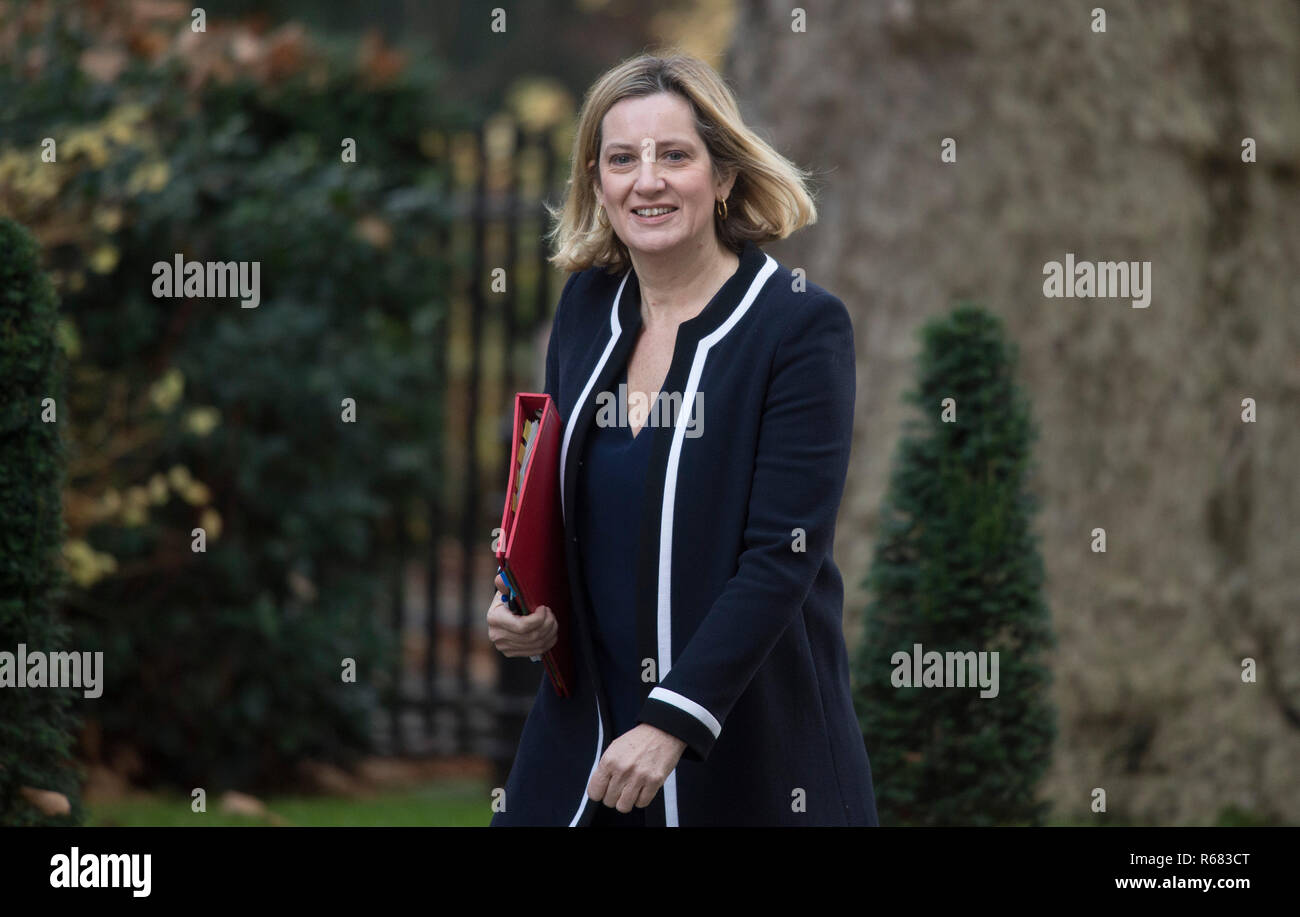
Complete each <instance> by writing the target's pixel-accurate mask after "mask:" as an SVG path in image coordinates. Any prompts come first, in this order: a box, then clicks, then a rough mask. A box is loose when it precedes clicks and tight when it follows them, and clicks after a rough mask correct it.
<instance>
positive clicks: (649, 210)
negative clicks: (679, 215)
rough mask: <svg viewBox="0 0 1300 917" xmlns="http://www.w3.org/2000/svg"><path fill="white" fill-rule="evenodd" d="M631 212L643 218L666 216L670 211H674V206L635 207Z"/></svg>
mask: <svg viewBox="0 0 1300 917" xmlns="http://www.w3.org/2000/svg"><path fill="white" fill-rule="evenodd" d="M632 212H633V213H634V214H636V215H637V216H639V217H641V218H643V219H653V218H654V217H661V216H666V215H667V214H670V213H676V212H677V208H676V207H636V208H633V210H632Z"/></svg>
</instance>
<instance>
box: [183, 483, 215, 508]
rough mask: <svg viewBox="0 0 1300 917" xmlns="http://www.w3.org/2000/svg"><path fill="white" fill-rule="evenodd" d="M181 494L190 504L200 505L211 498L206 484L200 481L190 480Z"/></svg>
mask: <svg viewBox="0 0 1300 917" xmlns="http://www.w3.org/2000/svg"><path fill="white" fill-rule="evenodd" d="M181 496H182V497H184V498H185V502H186V503H189V504H190V505H191V506H202V505H203V504H204V503H207V502H208V501H209V500H211V499H212V492H211V491H210V490H208V487H207V485H206V484H204V483H203V482H201V481H191V482H190V486H189V487H187V488H185V490H184V491H182V493H181Z"/></svg>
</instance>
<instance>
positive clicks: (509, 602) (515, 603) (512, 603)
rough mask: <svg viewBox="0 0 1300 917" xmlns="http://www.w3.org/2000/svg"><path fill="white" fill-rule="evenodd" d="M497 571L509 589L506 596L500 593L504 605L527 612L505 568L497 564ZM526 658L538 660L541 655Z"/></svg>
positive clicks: (520, 611)
mask: <svg viewBox="0 0 1300 917" xmlns="http://www.w3.org/2000/svg"><path fill="white" fill-rule="evenodd" d="M497 573H498V574H500V576H501V581H502V582H503V583H505V584H506V589H508V590H509V591H510V594H509V595H508V596H507V595H502V598H504V599H505V600H506V607H507V608H509V609H510V610H511V611H513V612H514V613H515V614H517V615H519V614H526V613H527V612H526V611H525V610H524V609H523V608H522V605H523V603H522V602H521V601H520V600H519V593H518V592H516V591H515V587H514V584H513V583H511V582H510V577H509V576H507V575H506V571H505V568H504V567H500V566H498V567H497ZM528 659H529V661H530V662H540V661H541V659H542V657H541V656H529V657H528Z"/></svg>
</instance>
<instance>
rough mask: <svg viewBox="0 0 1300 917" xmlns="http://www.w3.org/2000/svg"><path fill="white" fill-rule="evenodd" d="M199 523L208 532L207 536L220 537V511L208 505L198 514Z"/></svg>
mask: <svg viewBox="0 0 1300 917" xmlns="http://www.w3.org/2000/svg"><path fill="white" fill-rule="evenodd" d="M199 525H201V526H202V527H203V531H205V532H207V533H208V537H209V538H213V539H215V538H219V537H221V513H219V512H217V511H216V510H215V509H213V508H212V507H210V506H209V507H208V508H207V509H205V510H204V511H203V513H202V515H200V516H199Z"/></svg>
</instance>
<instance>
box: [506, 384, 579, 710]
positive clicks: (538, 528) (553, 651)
mask: <svg viewBox="0 0 1300 917" xmlns="http://www.w3.org/2000/svg"><path fill="white" fill-rule="evenodd" d="M525 421H535V422H536V424H535V426H534V428H533V433H532V436H531V437H530V439H531V445H530V447H529V448H527V449H525V443H524V442H523V437H524V423H525ZM513 430H514V435H513V436H512V437H511V441H512V445H511V447H510V481H509V483H508V484H507V486H506V505H505V509H504V511H503V512H502V514H501V540H500V541H499V542H498V545H499V547H498V549H497V552H496V558H497V563H498V564H500V570H499V572H500V573H501V575H502V578H503V579H504V580H505V582H506V587H507V589H508V590H509V592H508V593H507V594H506V599H507V604H508V605H509V606H510V609H511V610H512V611H514V612H515V613H516V614H530V613H532V610H533V609H534V608H536V607H537V606H538V605H545V606H547V607H548V608H550V609H551V611H552V612H553V613H554V614H555V618H556V620H557V622H558V623H559V626H560V627H559V634H558V635H557V636H556V640H555V645H554V646H553V647H551V648H550V649H549V650H548V651H547V652H546V653H545V654H544V656H543V659H542V661H543V662H544V663H545V665H546V674H547V675H549V676H550V679H551V684H552V685H553V686H554V688H555V693H556V694H558V695H560V697H568V696H569V693H570V688H571V686H572V685H573V655H572V652H571V650H570V646H569V624H570V620H569V609H570V601H569V575H568V568H567V567H566V566H565V555H564V512H563V509H562V508H561V506H560V442H561V440H562V439H563V436H564V422H563V421H562V420H561V419H560V412H559V410H558V409H557V408H556V406H555V402H554V401H553V400H551V396H550V395H547V394H545V393H543V394H540V395H537V394H529V393H525V392H520V393H518V394H517V395H515V419H514V426H513ZM521 450H522V451H521ZM521 459H522V460H523V461H524V462H526V467H524V468H523V475H522V484H521V483H520V480H521V476H520V474H519V471H520V460H521ZM516 491H517V492H518V500H517V501H516V499H515V498H516ZM534 658H536V657H534Z"/></svg>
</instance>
